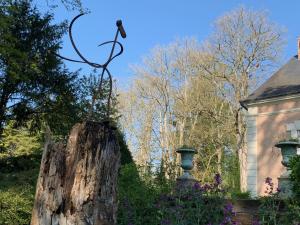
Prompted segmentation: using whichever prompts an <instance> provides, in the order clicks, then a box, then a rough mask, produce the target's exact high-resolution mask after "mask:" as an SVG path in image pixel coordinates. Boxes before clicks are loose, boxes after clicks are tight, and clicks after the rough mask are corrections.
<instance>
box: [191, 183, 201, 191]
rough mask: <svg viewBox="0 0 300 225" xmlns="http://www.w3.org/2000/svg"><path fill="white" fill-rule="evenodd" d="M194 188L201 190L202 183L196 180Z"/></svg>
mask: <svg viewBox="0 0 300 225" xmlns="http://www.w3.org/2000/svg"><path fill="white" fill-rule="evenodd" d="M193 188H194V189H195V190H199V189H200V188H201V186H200V183H199V182H196V183H195V184H194V186H193Z"/></svg>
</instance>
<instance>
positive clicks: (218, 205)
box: [156, 174, 236, 225]
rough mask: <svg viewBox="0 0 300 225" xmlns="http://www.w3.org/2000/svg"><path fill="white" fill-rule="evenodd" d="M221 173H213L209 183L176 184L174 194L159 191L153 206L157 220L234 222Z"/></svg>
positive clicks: (206, 224)
mask: <svg viewBox="0 0 300 225" xmlns="http://www.w3.org/2000/svg"><path fill="white" fill-rule="evenodd" d="M221 182H222V180H221V176H220V175H219V174H216V176H215V181H214V183H213V184H203V185H201V184H200V183H199V182H196V183H195V184H194V185H193V187H191V188H179V189H181V191H176V192H175V193H174V194H169V195H162V196H161V198H160V199H159V201H158V203H157V205H156V207H157V208H158V209H159V215H160V218H161V221H160V224H161V225H163V224H172V225H185V224H203V225H214V224H218V225H219V224H220V225H227V224H228V225H229V224H236V223H235V222H234V221H233V219H232V217H233V216H234V212H233V205H232V204H231V203H229V202H228V203H226V201H225V200H224V197H225V190H224V189H222V188H221V186H220V185H221Z"/></svg>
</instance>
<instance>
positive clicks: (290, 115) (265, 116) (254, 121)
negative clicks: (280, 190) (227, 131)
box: [247, 98, 300, 196]
mask: <svg viewBox="0 0 300 225" xmlns="http://www.w3.org/2000/svg"><path fill="white" fill-rule="evenodd" d="M248 112H249V114H248V119H247V126H248V131H247V142H248V143H247V144H248V152H247V153H248V154H247V163H248V165H247V173H248V175H247V180H248V182H247V189H248V190H249V191H251V193H252V195H254V196H257V195H265V193H264V191H265V188H266V185H265V178H266V177H271V178H272V179H273V182H274V184H275V188H277V185H278V182H277V178H278V177H279V176H280V175H281V174H282V172H283V171H284V167H283V166H282V165H281V160H282V156H281V153H280V150H279V149H278V148H276V147H274V145H275V144H276V143H277V142H278V141H279V140H280V139H282V138H284V137H285V136H286V131H287V130H288V129H290V127H291V124H294V123H295V121H297V120H300V99H299V98H298V99H290V100H281V101H275V102H269V103H261V104H257V105H255V106H252V107H249V109H248ZM255 192H256V193H255Z"/></svg>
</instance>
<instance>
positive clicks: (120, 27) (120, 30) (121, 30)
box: [56, 13, 126, 119]
mask: <svg viewBox="0 0 300 225" xmlns="http://www.w3.org/2000/svg"><path fill="white" fill-rule="evenodd" d="M83 15H85V13H82V14H79V15H77V16H76V17H74V18H73V19H72V21H71V23H70V26H69V38H70V41H71V44H72V46H73V48H74V50H75V52H76V53H77V55H78V56H79V57H80V58H81V60H82V61H81V60H74V59H70V58H67V57H64V56H61V55H58V54H56V55H57V56H58V57H60V58H61V59H64V60H68V61H71V62H77V63H84V64H88V65H90V66H92V67H94V68H97V69H99V68H101V69H102V72H101V73H100V82H99V87H98V91H99V93H100V96H101V91H102V85H103V77H104V74H105V73H106V74H107V75H108V79H109V94H108V99H107V114H106V116H107V119H109V115H110V105H111V97H112V76H111V73H110V71H109V70H108V68H107V67H108V65H109V63H110V62H111V61H112V60H113V59H115V58H116V57H118V56H119V55H121V54H122V53H123V45H122V44H121V43H120V42H119V41H117V39H118V36H119V34H121V37H122V38H126V32H125V30H124V27H123V25H122V21H121V20H118V21H117V22H116V25H117V32H116V35H115V38H114V40H113V41H106V42H103V43H101V44H99V45H98V47H100V46H103V45H107V44H112V48H111V51H110V54H109V56H108V58H107V60H106V62H105V63H103V64H99V63H95V62H91V61H89V60H88V59H87V58H86V57H84V56H83V54H81V52H80V51H79V50H78V48H77V46H76V44H75V42H74V39H73V34H72V28H73V24H74V23H75V21H76V20H77V19H78V18H79V17H81V16H83ZM116 44H117V45H119V47H120V50H119V52H118V53H116V54H114V51H115V47H116ZM95 101H96V94H94V95H93V96H92V104H91V109H90V112H89V117H88V119H89V118H91V116H92V114H93V108H94V104H95Z"/></svg>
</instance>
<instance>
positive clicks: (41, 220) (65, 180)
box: [31, 122, 120, 225]
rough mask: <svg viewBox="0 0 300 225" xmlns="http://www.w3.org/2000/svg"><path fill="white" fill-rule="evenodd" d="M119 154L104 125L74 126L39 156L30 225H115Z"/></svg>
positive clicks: (117, 147)
mask: <svg viewBox="0 0 300 225" xmlns="http://www.w3.org/2000/svg"><path fill="white" fill-rule="evenodd" d="M119 165H120V150H119V146H118V142H117V138H116V135H115V133H114V131H113V129H112V128H110V127H109V126H108V125H107V124H103V123H97V122H84V123H81V124H76V125H75V126H74V127H73V128H72V130H71V133H70V136H69V139H68V143H67V144H65V143H62V142H60V143H53V142H52V141H48V143H46V145H45V149H44V152H43V157H42V162H41V167H40V174H39V178H38V183H37V190H36V196H35V203H34V208H33V212H32V220H31V225H54V224H55V225H75V224H76V225H90V224H93V225H115V224H116V212H117V199H116V185H117V176H118V169H119Z"/></svg>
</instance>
